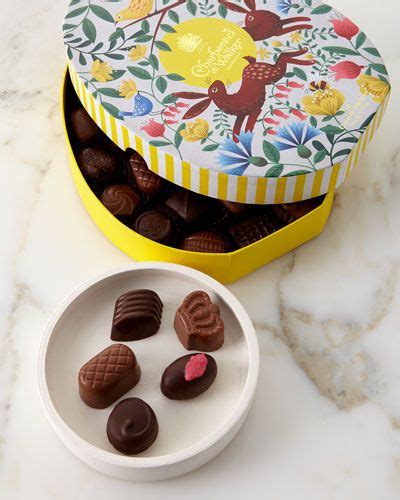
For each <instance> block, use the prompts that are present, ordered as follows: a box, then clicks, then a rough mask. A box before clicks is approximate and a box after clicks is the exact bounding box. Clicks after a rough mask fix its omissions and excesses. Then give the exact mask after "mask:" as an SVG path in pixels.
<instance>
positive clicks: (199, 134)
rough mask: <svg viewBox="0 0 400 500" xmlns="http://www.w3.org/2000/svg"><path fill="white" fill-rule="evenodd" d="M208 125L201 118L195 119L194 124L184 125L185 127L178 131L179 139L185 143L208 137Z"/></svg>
mask: <svg viewBox="0 0 400 500" xmlns="http://www.w3.org/2000/svg"><path fill="white" fill-rule="evenodd" d="M208 129H209V124H208V121H207V120H203V118H196V120H195V121H194V122H189V123H186V127H185V128H184V129H183V130H181V131H180V134H181V137H182V138H183V139H184V140H185V141H187V142H196V141H201V140H202V139H205V138H206V137H207V136H208Z"/></svg>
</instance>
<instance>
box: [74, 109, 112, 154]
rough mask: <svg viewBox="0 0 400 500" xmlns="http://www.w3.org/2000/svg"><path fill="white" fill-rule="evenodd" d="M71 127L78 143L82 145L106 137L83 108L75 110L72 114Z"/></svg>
mask: <svg viewBox="0 0 400 500" xmlns="http://www.w3.org/2000/svg"><path fill="white" fill-rule="evenodd" d="M71 125H72V130H73V131H74V133H75V136H76V138H77V140H78V142H79V143H80V144H82V145H85V144H87V143H89V142H91V141H94V140H96V139H100V138H101V136H102V135H104V134H103V132H102V131H101V130H100V128H99V127H98V126H97V125H96V123H95V122H94V121H93V120H92V119H91V118H90V116H89V114H88V113H87V112H86V110H85V109H83V108H79V109H75V110H74V111H73V112H72V113H71Z"/></svg>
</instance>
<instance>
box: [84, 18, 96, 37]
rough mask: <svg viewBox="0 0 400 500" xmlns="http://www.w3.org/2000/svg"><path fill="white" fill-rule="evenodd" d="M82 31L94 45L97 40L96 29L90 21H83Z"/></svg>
mask: <svg viewBox="0 0 400 500" xmlns="http://www.w3.org/2000/svg"><path fill="white" fill-rule="evenodd" d="M82 31H83V32H84V34H85V35H86V38H87V39H88V40H90V41H91V42H92V43H93V42H94V41H95V40H96V34H97V33H96V27H95V25H94V24H93V23H92V21H91V20H90V19H88V18H86V19H84V20H83V23H82Z"/></svg>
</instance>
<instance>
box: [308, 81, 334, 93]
mask: <svg viewBox="0 0 400 500" xmlns="http://www.w3.org/2000/svg"><path fill="white" fill-rule="evenodd" d="M308 88H309V89H310V90H311V92H316V91H317V90H325V89H329V88H330V87H329V83H327V82H325V81H324V80H321V81H320V82H311V83H310V85H309V86H308Z"/></svg>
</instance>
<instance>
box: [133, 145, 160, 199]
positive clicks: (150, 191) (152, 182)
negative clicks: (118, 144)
mask: <svg viewBox="0 0 400 500" xmlns="http://www.w3.org/2000/svg"><path fill="white" fill-rule="evenodd" d="M129 168H130V171H131V174H132V175H133V177H134V178H135V181H136V185H137V187H138V189H139V190H140V191H141V192H142V193H144V194H147V195H148V196H154V195H155V194H157V193H158V192H159V191H160V189H161V188H162V186H163V178H162V177H160V176H159V175H157V174H155V173H154V172H152V171H151V170H150V169H149V167H148V166H147V164H146V162H145V161H144V159H143V158H142V157H141V156H140V155H139V154H138V153H136V151H135V152H134V153H133V154H132V156H131V157H130V158H129Z"/></svg>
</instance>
